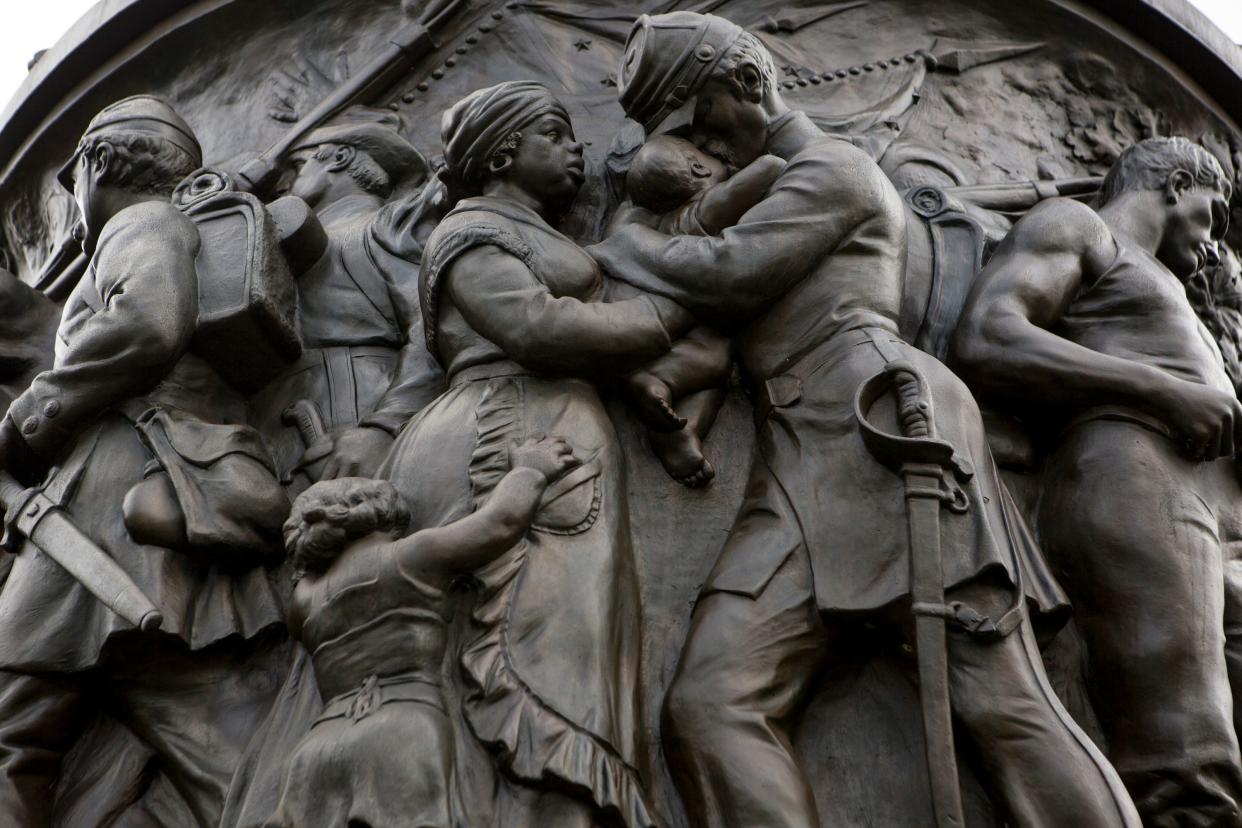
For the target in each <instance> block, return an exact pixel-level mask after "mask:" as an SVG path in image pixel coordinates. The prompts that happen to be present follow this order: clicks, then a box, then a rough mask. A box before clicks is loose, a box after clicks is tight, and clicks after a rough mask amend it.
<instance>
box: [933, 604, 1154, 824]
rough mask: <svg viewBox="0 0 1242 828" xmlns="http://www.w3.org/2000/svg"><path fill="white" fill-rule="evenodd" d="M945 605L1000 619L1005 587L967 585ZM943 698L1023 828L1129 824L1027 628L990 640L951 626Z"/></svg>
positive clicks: (1118, 790)
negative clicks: (961, 603)
mask: <svg viewBox="0 0 1242 828" xmlns="http://www.w3.org/2000/svg"><path fill="white" fill-rule="evenodd" d="M948 597H949V600H959V601H964V602H966V603H968V604H970V605H971V606H972V607H974V608H976V609H977V610H979V611H980V612H981V613H983V614H985V615H990V616H991V617H993V618H999V617H1000V616H1001V615H1002V614H1003V613H1004V612H1005V610H1006V609H1007V606H1008V604H1009V603H1010V602H1011V601H1012V594H1011V592H1010V590H1009V588H998V587H995V586H989V585H986V584H982V583H972V584H969V585H966V586H964V587H962V588H959V589H956V590H952V591H950V593H949V596H948ZM948 650H949V697H950V699H951V701H952V705H953V712H954V716H955V719H956V721H957V722H958V725H959V727H960V729H961V732H962V734H963V735H964V736H966V737H967V738H968V739H969V740H970V742H971V743H972V745H973V747H974V748H975V750H974V751H973V755H974V756H975V757H977V767H978V768H979V770H980V771H982V776H983V781H984V782H985V784H986V785H987V786H988V787H989V790H990V792H991V795H992V797H993V799H994V800H995V801H996V803H997V804H998V806H999V807H1000V810H1002V811H1008V813H1009V815H1010V821H1011V822H1012V823H1013V824H1014V825H1021V826H1023V828H1039V827H1040V826H1047V828H1059V826H1065V825H1074V826H1082V827H1083V828H1088V827H1089V826H1122V825H1137V824H1138V814H1137V813H1136V812H1135V810H1134V806H1133V805H1132V804H1131V802H1130V799H1129V796H1128V795H1127V794H1126V792H1125V788H1124V787H1123V786H1122V783H1121V780H1120V779H1119V778H1118V776H1117V773H1116V771H1114V770H1113V768H1112V766H1111V765H1110V764H1109V763H1108V761H1107V760H1106V759H1105V758H1104V756H1103V754H1101V753H1100V751H1099V750H1098V749H1096V747H1095V746H1094V745H1093V744H1091V742H1090V740H1089V739H1088V738H1087V736H1086V734H1084V733H1083V732H1082V730H1081V729H1080V728H1079V727H1078V726H1077V725H1076V724H1074V722H1073V720H1072V719H1071V718H1070V716H1069V714H1068V713H1067V712H1066V711H1065V709H1064V708H1063V707H1062V705H1061V702H1060V701H1059V700H1058V699H1057V697H1056V695H1055V694H1054V692H1053V690H1052V688H1051V686H1050V685H1049V684H1048V679H1047V676H1046V675H1045V674H1044V667H1043V662H1042V661H1040V659H1039V653H1038V649H1037V648H1036V646H1035V641H1034V636H1033V634H1032V632H1031V627H1030V622H1029V620H1024V621H1023V623H1022V625H1021V626H1020V627H1019V628H1018V629H1017V630H1015V631H1014V632H1012V633H1011V634H1010V635H1008V636H1006V637H1005V638H1003V639H1000V640H999V641H983V640H980V639H978V638H975V637H972V636H970V635H967V634H966V633H964V632H961V631H959V630H956V629H953V628H952V627H951V628H950V633H949V637H948Z"/></svg>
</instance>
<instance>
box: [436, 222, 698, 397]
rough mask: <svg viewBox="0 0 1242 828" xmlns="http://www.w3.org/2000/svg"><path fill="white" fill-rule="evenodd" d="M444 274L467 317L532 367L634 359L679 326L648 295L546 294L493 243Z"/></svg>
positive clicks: (665, 341) (589, 366) (589, 368)
mask: <svg viewBox="0 0 1242 828" xmlns="http://www.w3.org/2000/svg"><path fill="white" fill-rule="evenodd" d="M447 277H448V278H447V285H446V289H447V291H448V298H450V299H451V301H452V302H453V304H454V306H455V307H456V308H457V309H458V311H460V313H461V315H462V316H463V317H464V318H465V320H466V322H467V323H468V324H469V325H470V326H471V327H472V328H474V330H475V331H477V332H478V333H480V334H481V335H483V336H485V337H487V338H488V339H490V340H491V341H492V342H494V343H496V344H497V345H499V346H500V347H501V348H502V349H504V351H505V353H507V354H508V355H509V357H510V358H512V359H514V360H516V361H517V362H520V363H521V364H523V365H525V366H526V367H528V368H531V369H534V370H537V371H545V372H549V373H573V374H592V373H596V372H597V371H599V370H600V369H601V368H619V367H630V366H636V365H640V364H642V363H644V362H647V361H649V360H651V359H654V358H655V357H657V356H660V355H661V354H663V353H665V352H667V351H668V350H669V348H670V347H671V345H672V338H673V336H676V335H678V334H680V333H681V330H680V329H679V328H680V327H681V326H682V321H681V320H679V319H675V318H666V315H665V314H664V309H663V308H661V306H660V305H659V304H658V303H657V302H656V301H654V300H653V299H652V298H651V297H647V296H642V297H636V298H633V299H628V300H624V301H619V302H581V301H579V300H577V299H573V298H570V297H556V296H553V295H552V294H551V292H550V291H549V290H548V288H547V287H546V286H545V285H544V284H543V283H542V282H540V281H539V280H538V279H537V278H535V275H534V274H533V273H532V272H531V271H530V269H529V268H528V267H527V266H526V265H525V264H524V263H523V262H522V260H521V259H519V258H518V257H516V256H514V255H512V254H511V253H509V252H507V251H505V250H502V249H501V248H499V247H496V246H494V245H483V246H479V247H475V248H472V249H470V250H469V251H468V252H466V253H464V254H463V255H461V256H460V257H459V258H458V259H456V260H455V261H454V262H453V263H452V264H451V265H450V267H449V270H448V273H447ZM679 314H680V311H679V310H678V311H675V312H674V313H670V314H668V316H669V317H676V316H678V315H679ZM687 319H688V317H687Z"/></svg>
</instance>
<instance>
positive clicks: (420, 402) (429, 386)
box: [359, 208, 445, 435]
mask: <svg viewBox="0 0 1242 828" xmlns="http://www.w3.org/2000/svg"><path fill="white" fill-rule="evenodd" d="M386 209H387V208H386ZM385 217H386V213H381V214H380V220H381V221H382V220H384V219H385ZM369 241H370V243H377V244H379V245H380V248H381V249H380V250H379V251H376V252H375V253H373V255H374V256H375V257H376V258H377V259H382V260H383V261H384V262H385V267H383V268H382V270H383V273H384V275H385V276H386V277H387V278H388V294H389V297H390V298H391V300H392V306H393V308H394V309H395V310H396V312H397V324H398V325H400V326H401V327H402V329H403V331H404V335H405V344H404V345H403V346H402V347H401V352H400V354H399V355H398V357H397V366H396V368H395V369H394V371H393V375H392V381H391V382H390V383H389V385H388V389H387V390H386V391H385V392H384V394H383V396H382V397H380V400H379V402H378V403H376V405H375V409H374V410H373V411H372V412H371V413H370V414H368V415H367V416H365V417H363V418H362V421H361V422H359V425H361V426H365V427H369V428H378V429H380V430H382V431H386V432H388V433H389V434H392V435H396V433H397V432H398V431H400V430H401V427H402V426H403V425H405V423H406V421H408V420H409V419H410V418H411V417H413V416H414V415H415V414H417V413H418V412H419V411H421V410H422V409H423V408H424V407H425V406H426V405H427V404H428V403H430V402H431V401H432V400H434V399H435V398H436V397H438V396H439V395H440V393H441V392H442V391H443V390H444V388H445V378H444V369H443V368H441V367H440V363H439V362H438V361H437V360H436V358H435V357H434V356H432V355H431V353H430V352H429V351H428V350H427V339H426V337H425V336H424V335H423V317H422V312H421V311H420V309H419V307H418V261H419V259H418V258H416V257H421V247H420V248H419V249H418V250H417V251H415V250H414V249H413V243H414V240H413V239H411V240H410V243H409V244H407V245H406V250H405V252H404V255H403V256H402V257H401V258H397V256H396V253H395V252H394V251H392V250H390V249H389V248H388V247H387V246H386V245H384V244H383V242H382V239H381V238H375V239H373V240H369ZM407 257H410V258H407ZM410 259H412V260H410Z"/></svg>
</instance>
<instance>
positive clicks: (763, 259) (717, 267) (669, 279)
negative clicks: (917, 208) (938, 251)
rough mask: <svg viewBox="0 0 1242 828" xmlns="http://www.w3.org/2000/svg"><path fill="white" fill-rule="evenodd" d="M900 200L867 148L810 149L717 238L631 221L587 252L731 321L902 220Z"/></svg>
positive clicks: (650, 287) (615, 271)
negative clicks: (860, 233)
mask: <svg viewBox="0 0 1242 828" xmlns="http://www.w3.org/2000/svg"><path fill="white" fill-rule="evenodd" d="M896 202H897V197H896V195H895V193H893V192H892V188H891V186H889V185H888V184H887V183H886V182H885V180H884V178H883V174H882V173H881V172H880V170H879V168H878V167H876V166H875V164H874V162H872V161H871V160H870V159H869V158H866V157H865V156H863V155H862V153H857V154H856V155H855V154H846V155H844V156H842V158H841V159H837V160H831V159H829V158H826V157H821V156H818V155H812V156H810V157H804V158H799V159H796V160H794V161H793V162H791V163H790V164H789V166H788V167H786V168H785V172H784V174H783V175H781V176H780V178H778V179H777V181H776V183H775V185H773V187H772V189H771V191H770V192H769V194H768V196H767V198H765V199H763V200H762V201H761V202H759V203H758V204H757V205H755V206H754V207H753V208H752V209H750V210H749V211H747V212H746V213H745V215H743V216H742V218H741V220H740V221H738V223H737V224H736V225H735V226H733V227H730V228H727V229H726V230H724V231H723V232H722V233H721V234H720V235H718V236H708V237H696V236H673V237H669V236H665V235H663V234H661V233H657V232H656V231H654V230H651V229H650V228H647V227H643V226H640V225H635V224H631V225H627V226H626V227H623V228H622V229H621V230H620V231H619V232H617V233H616V234H615V235H613V236H610V237H609V238H607V239H605V240H604V241H602V242H600V243H599V244H597V245H594V246H592V247H591V248H589V252H590V253H591V255H593V256H594V257H595V258H596V260H597V261H599V263H600V264H601V266H603V268H604V269H605V270H606V271H607V272H608V273H609V274H611V275H612V276H615V277H616V278H618V279H621V280H623V281H626V282H629V283H630V284H633V285H635V286H636V287H639V288H642V289H643V290H647V291H650V292H652V293H657V294H660V295H662V296H666V297H668V298H669V299H672V300H673V301H674V302H676V303H678V304H679V305H682V306H683V307H685V308H687V309H688V310H690V311H691V312H692V313H694V314H695V315H696V316H699V317H700V318H702V319H704V320H705V321H712V322H717V323H722V324H726V325H727V324H729V323H730V322H735V321H738V320H740V319H745V318H746V317H749V316H753V315H754V314H756V313H759V312H761V311H762V310H763V309H764V308H765V307H766V306H767V305H768V304H769V303H771V302H772V301H774V300H775V299H778V298H779V297H781V296H782V295H784V294H785V293H786V292H787V291H788V290H789V289H790V288H791V287H792V286H793V285H794V284H796V283H797V282H798V281H800V280H801V279H802V278H804V277H805V276H806V275H807V273H808V271H809V270H810V269H811V268H812V267H814V265H815V263H817V262H818V261H819V260H820V259H822V258H823V257H825V256H827V255H828V254H829V253H831V252H832V251H833V250H835V249H836V248H837V247H839V246H840V245H841V244H842V243H843V242H844V241H845V240H846V239H848V238H849V237H850V236H851V235H852V234H853V233H854V231H855V230H857V229H858V228H859V227H860V226H862V225H863V224H864V223H866V222H869V221H884V220H885V219H886V218H891V220H892V221H897V222H900V221H902V220H903V217H902V215H901V213H900V204H899V203H896Z"/></svg>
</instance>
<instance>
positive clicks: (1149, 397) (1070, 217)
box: [952, 199, 1174, 414]
mask: <svg viewBox="0 0 1242 828" xmlns="http://www.w3.org/2000/svg"><path fill="white" fill-rule="evenodd" d="M1116 255H1117V246H1116V243H1115V242H1114V241H1113V237H1112V234H1111V233H1110V232H1109V230H1108V228H1107V227H1106V226H1105V224H1104V222H1103V220H1102V219H1101V218H1100V217H1099V216H1098V215H1097V214H1096V213H1095V212H1094V211H1093V210H1091V209H1090V208H1088V207H1086V206H1084V205H1081V204H1078V203H1077V202H1074V201H1069V200H1065V199H1057V200H1054V201H1049V202H1045V203H1044V204H1042V205H1040V206H1039V207H1037V208H1035V209H1034V210H1032V211H1031V212H1030V213H1029V214H1028V215H1027V216H1025V217H1024V218H1023V219H1022V220H1021V221H1019V222H1018V224H1017V225H1016V226H1015V227H1014V228H1013V230H1012V231H1011V232H1010V233H1009V235H1008V236H1007V237H1006V238H1005V240H1004V241H1003V242H1002V243H1001V245H1000V247H999V248H998V249H997V251H996V253H995V254H994V255H993V256H992V259H991V260H990V261H989V262H988V265H987V267H985V268H984V270H983V272H982V273H980V274H979V276H978V278H977V279H976V281H975V284H974V286H973V288H972V290H971V294H970V296H969V297H968V299H967V302H966V306H965V309H964V310H963V312H962V317H961V320H960V321H959V323H958V327H957V330H956V332H955V334H954V339H953V343H952V359H953V362H954V366H955V367H956V368H957V369H958V370H959V371H960V372H961V373H962V374H963V376H965V377H966V379H968V380H969V381H970V382H971V383H972V384H974V385H976V386H977V387H979V388H982V389H984V390H986V391H989V392H991V393H993V394H996V395H997V396H1000V397H1002V398H1006V399H1009V400H1011V401H1014V402H1019V403H1024V402H1039V403H1045V404H1053V405H1069V406H1074V407H1085V406H1092V405H1105V404H1124V405H1130V406H1134V407H1137V408H1139V409H1142V410H1146V411H1149V412H1151V413H1153V414H1160V413H1161V412H1162V411H1163V408H1164V406H1163V403H1162V402H1161V400H1162V399H1163V397H1164V396H1166V392H1167V390H1168V389H1169V387H1170V385H1171V383H1172V382H1174V381H1173V379H1172V378H1171V377H1170V376H1169V375H1168V374H1166V373H1165V372H1163V371H1160V370H1158V369H1156V368H1152V367H1150V366H1147V365H1144V364H1142V363H1138V362H1134V361H1131V360H1127V359H1121V358H1118V357H1114V356H1110V355H1107V354H1102V353H1100V352H1098V351H1094V350H1091V349H1089V348H1086V347H1083V346H1081V345H1079V344H1077V343H1075V342H1071V341H1070V340H1068V339H1065V338H1063V337H1060V336H1058V335H1057V334H1055V333H1053V332H1052V331H1051V329H1052V328H1054V327H1055V325H1056V324H1057V322H1058V321H1059V320H1060V319H1061V317H1062V316H1063V315H1064V314H1065V312H1066V310H1067V309H1068V308H1069V306H1070V304H1071V303H1072V302H1073V300H1074V297H1075V295H1076V294H1077V293H1078V291H1079V290H1080V289H1081V288H1082V287H1083V285H1084V284H1090V282H1091V281H1092V280H1094V279H1095V278H1097V277H1098V276H1099V275H1100V274H1101V273H1103V271H1104V270H1105V269H1107V268H1108V267H1109V266H1110V264H1111V263H1112V261H1113V260H1114V258H1115V257H1116Z"/></svg>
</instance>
